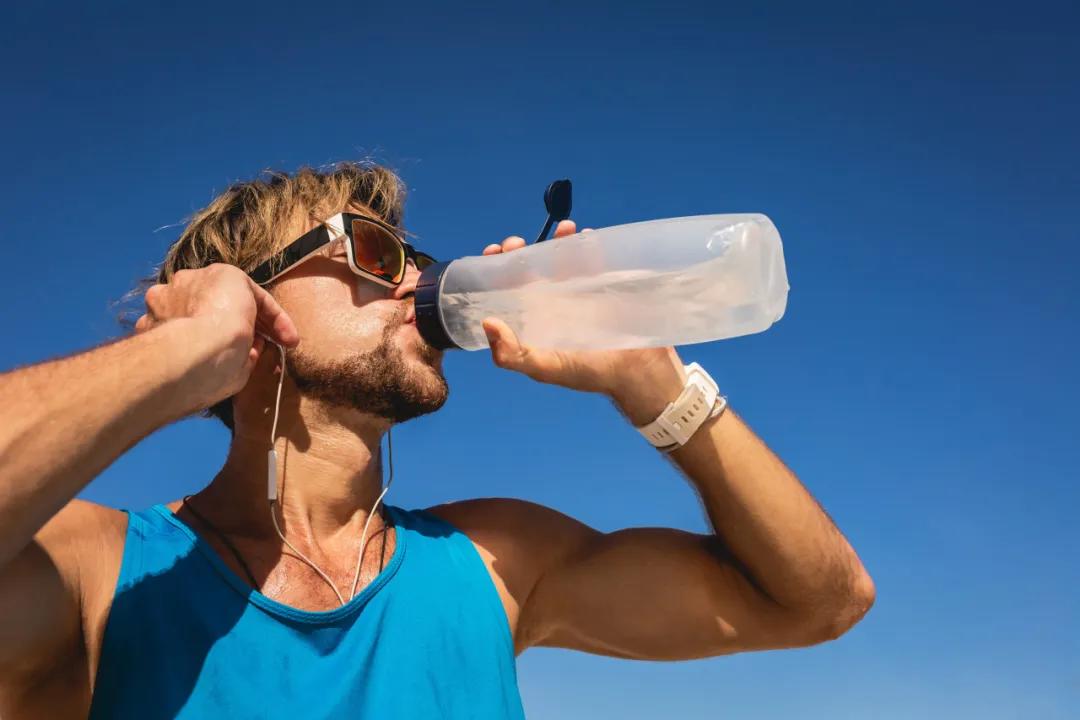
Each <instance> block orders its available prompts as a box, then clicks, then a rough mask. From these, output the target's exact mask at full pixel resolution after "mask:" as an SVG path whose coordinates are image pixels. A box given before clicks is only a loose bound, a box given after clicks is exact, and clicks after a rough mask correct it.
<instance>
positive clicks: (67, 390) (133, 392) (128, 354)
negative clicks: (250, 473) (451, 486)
mask: <svg viewBox="0 0 1080 720" xmlns="http://www.w3.org/2000/svg"><path fill="white" fill-rule="evenodd" d="M187 324H188V321H178V322H174V323H166V324H164V325H162V326H160V327H158V328H155V329H154V330H151V331H148V332H145V333H142V334H139V335H135V336H132V337H128V338H124V339H122V340H120V341H117V342H113V343H110V344H107V345H103V346H100V347H97V348H94V349H92V350H89V351H86V352H83V353H81V354H78V355H74V356H70V357H66V358H62V359H59V360H54V361H50V362H46V363H41V364H38V365H33V366H29V367H25V368H21V369H18V370H14V371H11V372H8V373H5V374H2V375H0V397H2V398H3V401H4V402H3V405H2V409H0V413H2V416H3V417H2V420H0V529H2V530H0V565H3V564H4V563H6V562H8V561H9V560H11V559H12V558H13V557H14V556H15V555H16V554H17V553H18V552H19V551H20V550H21V549H22V548H24V547H25V546H26V545H27V544H28V543H29V542H30V541H31V539H32V538H33V536H34V534H35V533H36V532H37V531H38V530H39V529H40V528H41V527H42V526H43V525H44V524H45V522H46V521H48V519H49V518H50V517H52V516H53V515H54V514H55V513H56V512H58V511H59V510H60V509H61V508H62V507H63V506H64V505H65V504H66V503H67V502H68V501H70V500H71V499H72V498H73V497H74V496H75V495H76V494H77V493H78V492H79V491H80V490H81V489H82V488H83V487H85V486H86V484H87V483H89V482H90V481H91V480H92V479H93V478H94V477H96V476H97V475H98V474H99V473H101V472H102V471H103V470H104V469H105V468H106V467H108V466H109V465H110V464H111V463H112V462H113V461H114V460H115V459H116V458H117V457H119V456H120V455H121V454H123V453H124V452H125V451H126V450H127V449H128V448H130V447H131V446H132V445H134V444H135V443H137V442H138V441H139V440H140V439H142V438H143V437H145V436H146V435H148V434H150V433H151V432H153V431H154V430H155V429H157V428H159V427H161V426H163V425H165V424H167V423H169V422H172V421H173V420H176V419H178V418H180V417H183V416H184V415H186V414H187V413H188V412H190V411H191V410H192V409H194V408H188V407H186V406H185V403H184V397H183V395H184V394H183V392H182V391H181V387H180V386H181V384H182V381H183V379H184V378H185V376H186V375H187V374H188V373H189V370H190V368H191V366H192V363H193V354H194V353H195V352H196V351H197V349H196V348H194V347H193V343H192V342H191V332H190V328H189V327H186V326H187Z"/></svg>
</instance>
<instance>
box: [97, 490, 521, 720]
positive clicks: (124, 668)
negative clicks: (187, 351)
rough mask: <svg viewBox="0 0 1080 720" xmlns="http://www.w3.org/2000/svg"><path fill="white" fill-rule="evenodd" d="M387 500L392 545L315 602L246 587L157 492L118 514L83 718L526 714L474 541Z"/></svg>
mask: <svg viewBox="0 0 1080 720" xmlns="http://www.w3.org/2000/svg"><path fill="white" fill-rule="evenodd" d="M386 509H387V511H388V514H389V516H390V518H391V523H392V524H393V526H394V528H395V532H396V546H395V549H394V553H393V555H392V556H391V558H390V560H389V561H388V562H387V563H386V565H385V566H384V568H383V570H382V571H381V572H380V573H379V574H378V575H377V576H376V577H375V578H374V580H372V581H371V583H370V584H369V585H368V586H367V587H365V588H364V589H363V590H362V591H361V592H360V593H359V594H357V596H356V597H355V598H353V599H352V600H351V601H350V602H349V603H348V604H347V605H345V606H343V607H340V608H336V609H334V610H329V611H325V612H306V611H302V610H297V609H295V608H292V607H290V606H288V605H284V604H282V603H279V602H276V601H274V600H271V599H270V598H268V597H267V596H265V595H263V594H262V593H260V592H258V591H256V590H254V589H253V588H251V587H250V586H249V585H248V584H247V583H245V582H244V581H243V580H241V579H240V577H239V576H238V575H236V574H235V573H234V572H233V571H232V569H231V568H229V567H228V566H227V565H226V564H225V563H224V562H223V561H222V559H221V558H220V557H219V556H218V554H217V553H216V552H215V551H214V550H213V549H212V548H211V547H210V545H208V544H207V543H206V541H205V540H203V539H202V538H201V537H200V536H198V535H196V534H195V533H194V532H193V531H192V530H191V528H189V527H188V526H187V525H186V524H184V523H183V522H182V521H181V520H180V519H179V518H177V517H176V516H175V515H174V514H173V513H172V511H170V510H169V509H168V508H167V507H165V506H164V505H155V506H153V507H152V508H150V509H149V510H145V511H139V512H136V511H127V514H128V529H127V537H126V540H125V543H124V555H123V561H122V564H121V568H120V577H119V579H118V580H117V585H116V592H115V594H114V597H113V603H112V608H111V610H110V612H109V617H108V620H107V623H106V627H105V637H104V641H103V645H102V650H101V660H100V664H99V667H98V671H97V679H96V682H95V688H94V696H93V700H92V703H91V708H90V718H91V719H92V720H93V719H95V718H113V719H116V718H121V719H122V718H144V719H145V718H215V717H219V718H230V720H240V719H241V718H260V719H266V718H290V719H292V718H380V719H382V718H386V719H392V718H410V719H415V718H425V719H428V718H523V717H524V712H523V709H522V705H521V697H520V695H519V694H518V687H517V667H516V664H515V657H514V645H513V640H512V638H511V635H510V628H509V625H508V623H507V620H506V613H505V611H504V609H503V606H502V602H501V601H500V599H499V595H498V592H497V591H496V589H495V585H494V583H493V582H492V580H491V576H490V575H489V574H488V570H487V568H486V566H485V565H484V562H483V560H482V559H481V558H480V555H479V553H478V552H477V551H476V548H475V547H474V546H473V544H472V542H471V541H470V540H469V538H468V537H467V536H466V535H465V534H464V533H462V532H461V531H460V530H458V529H457V528H456V527H454V526H453V525H451V524H449V523H447V522H446V521H444V520H442V519H440V518H438V517H436V516H434V515H432V514H431V513H428V512H426V511H424V510H404V509H402V508H399V507H395V506H393V505H387V506H386Z"/></svg>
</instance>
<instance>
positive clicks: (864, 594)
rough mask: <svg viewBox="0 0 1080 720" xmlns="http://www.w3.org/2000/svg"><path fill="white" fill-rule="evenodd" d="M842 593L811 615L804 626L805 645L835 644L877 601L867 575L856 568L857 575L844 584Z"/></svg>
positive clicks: (875, 591)
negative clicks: (831, 642)
mask: <svg viewBox="0 0 1080 720" xmlns="http://www.w3.org/2000/svg"><path fill="white" fill-rule="evenodd" d="M845 587H846V589H845V591H843V592H841V593H837V595H836V597H834V598H833V600H832V601H831V602H829V603H827V604H825V606H824V607H823V608H822V609H821V610H819V611H818V612H817V613H815V614H814V616H813V617H812V619H811V620H810V621H809V622H807V623H806V626H805V629H806V631H807V632H806V642H805V644H806V645H817V644H820V643H824V642H829V641H830V640H836V639H837V638H839V637H840V636H841V635H843V634H844V633H846V632H847V631H848V630H850V629H851V628H853V627H855V625H856V624H857V623H858V622H859V621H860V620H862V619H863V618H864V617H865V616H866V613H868V612H870V608H871V607H873V605H874V601H875V600H876V599H877V590H876V589H875V587H874V581H873V580H872V579H871V578H870V575H869V574H868V573H867V572H866V571H865V570H863V569H862V568H860V570H859V573H858V574H857V575H856V576H855V577H854V578H852V579H851V580H850V581H849V582H847V583H845Z"/></svg>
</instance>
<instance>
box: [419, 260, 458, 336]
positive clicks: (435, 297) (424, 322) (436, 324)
mask: <svg viewBox="0 0 1080 720" xmlns="http://www.w3.org/2000/svg"><path fill="white" fill-rule="evenodd" d="M448 267H450V262H440V263H434V264H433V265H428V266H427V267H426V268H424V271H423V272H422V273H420V279H419V280H417V281H416V295H415V297H414V302H415V305H416V329H417V330H419V331H420V335H422V336H423V338H424V340H426V341H427V343H428V345H431V346H432V347H434V348H436V349H438V350H460V349H461V347H460V346H459V345H458V344H457V343H455V342H454V341H453V340H451V339H450V336H449V335H447V334H446V328H444V327H443V324H442V320H441V319H440V318H439V285H440V284H441V281H442V275H443V272H444V271H445V270H446V268H448Z"/></svg>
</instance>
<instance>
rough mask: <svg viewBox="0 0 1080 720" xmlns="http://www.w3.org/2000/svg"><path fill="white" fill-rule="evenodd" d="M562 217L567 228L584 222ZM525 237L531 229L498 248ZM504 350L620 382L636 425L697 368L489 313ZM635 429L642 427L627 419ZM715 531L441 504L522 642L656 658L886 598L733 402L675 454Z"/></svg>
mask: <svg viewBox="0 0 1080 720" xmlns="http://www.w3.org/2000/svg"><path fill="white" fill-rule="evenodd" d="M575 230H576V226H575V224H574V223H573V222H572V221H569V220H564V221H562V222H560V223H559V227H558V228H557V229H556V232H555V236H556V237H561V236H564V235H567V234H569V233H572V232H574V231H575ZM524 246H525V241H524V240H523V239H522V238H520V237H510V238H507V239H506V240H504V241H503V242H502V244H501V245H496V244H492V245H489V246H488V247H486V248H485V249H484V254H485V255H491V254H497V253H501V252H512V251H514V250H516V249H519V248H521V247H524ZM484 330H485V332H487V335H488V341H489V343H490V344H491V351H492V359H493V361H494V362H495V364H496V365H497V366H499V367H502V368H505V369H508V370H513V371H516V372H520V373H523V374H525V375H527V376H529V377H531V378H532V379H534V380H537V381H539V382H544V383H551V384H555V385H561V386H563V387H567V388H571V389H573V390H579V391H583V392H597V393H603V394H605V395H607V396H609V397H610V398H611V399H612V400H613V401H614V402H615V404H616V406H617V407H618V408H619V410H620V411H621V412H622V413H623V414H624V415H625V416H626V417H627V418H628V419H629V420H630V421H631V422H632V423H633V424H634V425H638V426H641V425H645V424H647V423H649V422H651V421H652V420H654V419H655V418H656V417H657V416H658V415H659V414H660V413H661V412H662V411H663V410H664V408H665V407H666V406H667V404H668V403H669V402H671V401H672V400H674V399H675V398H676V397H678V395H679V393H680V392H681V391H682V388H683V384H684V382H685V379H686V373H685V371H684V370H683V363H682V360H681V359H680V358H679V355H678V353H677V352H676V350H675V348H673V347H667V348H646V349H641V350H613V351H561V350H553V349H546V348H534V347H530V346H528V345H523V344H522V343H521V342H520V341H518V339H517V337H516V336H515V334H514V332H513V330H512V329H511V328H510V327H509V326H508V325H507V324H506V323H505V322H503V321H501V320H499V319H498V318H488V319H485V321H484ZM628 431H629V432H633V431H632V430H628ZM669 457H670V459H671V460H673V461H674V462H675V463H676V465H677V466H678V468H679V469H680V470H681V471H682V472H683V474H685V475H686V477H687V478H688V479H689V480H690V482H691V483H692V484H693V486H694V488H695V489H696V490H697V492H698V494H699V495H700V496H701V499H702V501H703V502H704V505H705V510H706V513H707V514H708V517H709V521H710V524H711V525H712V529H713V532H712V533H711V534H695V533H688V532H683V531H680V530H673V529H666V528H629V529H626V530H620V531H618V532H613V533H600V532H597V531H596V530H594V529H592V528H590V527H588V526H587V525H584V524H582V523H580V522H578V521H576V520H574V519H573V518H569V517H567V516H566V515H563V514H562V513H559V512H557V511H555V510H551V509H550V508H545V507H542V506H539V505H535V504H533V503H525V502H522V501H516V500H503V499H491V500H478V501H466V502H463V503H453V504H451V505H449V506H441V508H440V509H439V510H437V512H442V513H443V514H444V515H445V516H446V517H447V519H451V520H452V521H454V520H456V521H457V522H459V523H460V524H461V525H462V526H464V527H465V528H467V532H468V533H469V535H470V538H471V539H472V540H473V541H474V542H475V543H476V544H477V545H478V546H479V548H480V550H481V554H482V556H484V557H485V561H486V562H487V563H488V566H489V568H490V569H491V572H492V575H493V578H494V579H495V582H496V587H497V588H498V589H499V592H500V594H501V595H502V599H503V604H504V607H505V608H506V610H507V615H508V618H509V620H510V624H511V629H512V631H513V632H514V639H515V646H516V648H517V649H518V651H520V650H522V649H524V648H525V647H528V646H529V645H551V646H558V647H567V648H574V649H579V650H586V651H589V652H596V653H603V654H608V655H616V656H620V657H634V658H645V659H656V660H674V659H681V658H697V657H704V656H709V655H719V654H723V653H731V652H737V651H740V650H755V649H765V648H779V647H792V646H800V645H810V644H813V643H817V642H822V641H824V640H827V639H831V638H835V637H837V636H839V635H840V634H842V633H843V632H845V631H846V630H847V629H848V628H850V627H851V626H852V625H854V624H855V623H856V622H858V620H859V619H860V618H861V617H862V616H863V615H864V614H865V613H866V612H867V610H869V608H870V606H871V605H872V604H873V602H874V583H873V581H871V579H870V576H869V575H868V574H867V572H866V570H865V569H864V568H863V566H862V563H861V562H860V561H859V558H858V556H857V555H856V554H855V551H854V550H853V549H852V548H851V546H850V545H849V544H848V542H847V540H845V539H844V536H843V535H842V534H841V533H840V531H839V530H838V529H837V527H836V526H835V525H834V524H833V522H832V520H831V519H830V518H829V516H828V515H826V514H825V512H824V511H823V510H822V509H821V507H820V506H819V505H818V504H817V502H816V501H815V500H814V498H813V497H812V496H811V495H810V493H809V492H808V491H807V490H806V488H805V487H803V485H802V484H801V483H800V482H799V480H798V479H797V478H796V477H795V475H794V474H793V473H792V472H791V471H790V470H789V469H788V468H787V467H786V466H785V465H784V463H783V462H781V461H780V459H779V458H778V457H777V456H776V455H775V454H773V452H772V451H771V450H770V449H769V448H768V447H767V446H766V445H765V443H763V442H762V441H761V440H760V439H759V438H758V437H757V436H756V435H755V434H754V433H753V432H752V431H751V430H750V429H749V428H748V427H747V426H746V425H745V423H743V422H742V420H740V419H739V418H738V417H737V416H736V414H735V412H734V411H733V410H728V411H727V412H725V413H724V414H723V415H721V416H720V417H718V418H713V419H711V420H708V421H706V423H705V424H704V425H702V427H700V428H699V429H698V431H697V432H696V433H695V434H694V436H693V437H692V438H691V439H690V440H689V441H688V442H687V443H686V444H685V445H684V446H683V447H681V448H679V449H678V450H675V451H674V452H673V453H671V454H670V456H669Z"/></svg>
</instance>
